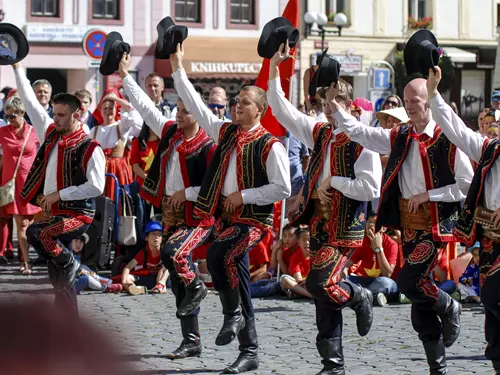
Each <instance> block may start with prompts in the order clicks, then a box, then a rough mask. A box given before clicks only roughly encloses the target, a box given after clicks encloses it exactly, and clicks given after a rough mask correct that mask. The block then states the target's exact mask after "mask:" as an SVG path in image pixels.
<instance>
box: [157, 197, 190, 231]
mask: <svg viewBox="0 0 500 375" xmlns="http://www.w3.org/2000/svg"><path fill="white" fill-rule="evenodd" d="M169 198H170V196H168V195H164V196H163V200H162V202H161V212H162V221H163V226H164V227H165V228H167V227H172V226H179V225H182V224H184V223H185V222H186V206H185V204H184V203H182V205H181V208H180V209H178V210H177V209H176V208H175V207H174V206H173V205H172V204H169V203H168V199H169Z"/></svg>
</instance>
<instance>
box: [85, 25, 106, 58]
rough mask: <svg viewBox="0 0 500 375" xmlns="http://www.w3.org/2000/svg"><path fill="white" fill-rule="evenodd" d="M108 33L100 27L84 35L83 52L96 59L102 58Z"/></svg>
mask: <svg viewBox="0 0 500 375" xmlns="http://www.w3.org/2000/svg"><path fill="white" fill-rule="evenodd" d="M106 36H107V34H106V33H105V32H104V31H102V30H98V29H92V30H89V31H88V32H87V33H86V34H85V35H84V37H83V40H82V47H83V52H84V53H85V54H86V55H87V56H89V57H91V58H93V59H96V60H100V59H102V54H103V52H104V44H105V42H106Z"/></svg>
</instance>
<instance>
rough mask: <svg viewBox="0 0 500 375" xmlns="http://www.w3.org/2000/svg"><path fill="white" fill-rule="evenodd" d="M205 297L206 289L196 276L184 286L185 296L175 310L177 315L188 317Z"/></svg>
mask: <svg viewBox="0 0 500 375" xmlns="http://www.w3.org/2000/svg"><path fill="white" fill-rule="evenodd" d="M206 296H207V287H206V286H205V284H204V283H203V281H201V280H200V278H199V277H198V276H196V277H195V278H194V280H193V281H191V283H190V284H189V285H186V295H185V296H184V299H183V300H182V302H181V305H180V306H179V308H178V309H177V315H178V316H180V317H183V316H188V315H189V314H191V313H192V312H193V311H194V310H195V309H196V308H197V307H198V306H200V303H201V301H203V300H204V299H205V297H206Z"/></svg>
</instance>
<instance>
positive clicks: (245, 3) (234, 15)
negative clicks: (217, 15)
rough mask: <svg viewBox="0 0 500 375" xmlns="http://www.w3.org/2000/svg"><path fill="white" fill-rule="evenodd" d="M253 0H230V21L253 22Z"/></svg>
mask: <svg viewBox="0 0 500 375" xmlns="http://www.w3.org/2000/svg"><path fill="white" fill-rule="evenodd" d="M254 3H255V0H231V23H239V24H250V25H252V24H255V14H254V6H255V4H254Z"/></svg>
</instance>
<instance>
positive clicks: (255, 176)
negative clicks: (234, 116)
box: [195, 123, 279, 230]
mask: <svg viewBox="0 0 500 375" xmlns="http://www.w3.org/2000/svg"><path fill="white" fill-rule="evenodd" d="M275 142H279V140H278V139H277V138H275V137H273V136H272V135H271V133H269V132H268V131H267V130H266V129H265V128H264V127H262V126H260V127H259V128H258V129H256V130H254V131H251V132H242V131H240V130H239V125H237V124H230V123H227V124H224V125H223V126H222V128H221V130H220V135H219V145H218V146H217V149H216V150H215V153H214V156H213V159H212V161H211V162H210V165H209V166H208V171H207V173H206V175H205V178H204V180H203V183H202V185H201V190H200V193H199V195H198V202H196V206H195V215H196V216H199V217H201V218H205V219H208V218H210V217H212V216H215V217H218V216H220V214H221V212H220V210H219V208H218V206H219V198H220V195H221V191H222V186H223V185H224V181H225V177H226V172H227V168H228V165H229V158H230V157H231V153H232V152H233V150H234V149H235V148H236V171H237V173H236V174H237V182H238V189H239V190H240V191H241V190H245V189H252V188H258V187H260V186H264V185H267V184H269V181H268V179H267V168H266V161H267V157H268V155H269V152H270V151H271V148H272V145H273V144H274V143H275ZM273 213H274V204H268V205H265V206H258V205H256V204H245V205H243V206H241V207H239V208H238V209H237V210H236V211H235V213H234V214H233V217H232V219H231V221H232V222H234V223H242V224H248V225H251V226H254V227H258V228H261V229H262V230H271V229H272V226H273Z"/></svg>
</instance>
